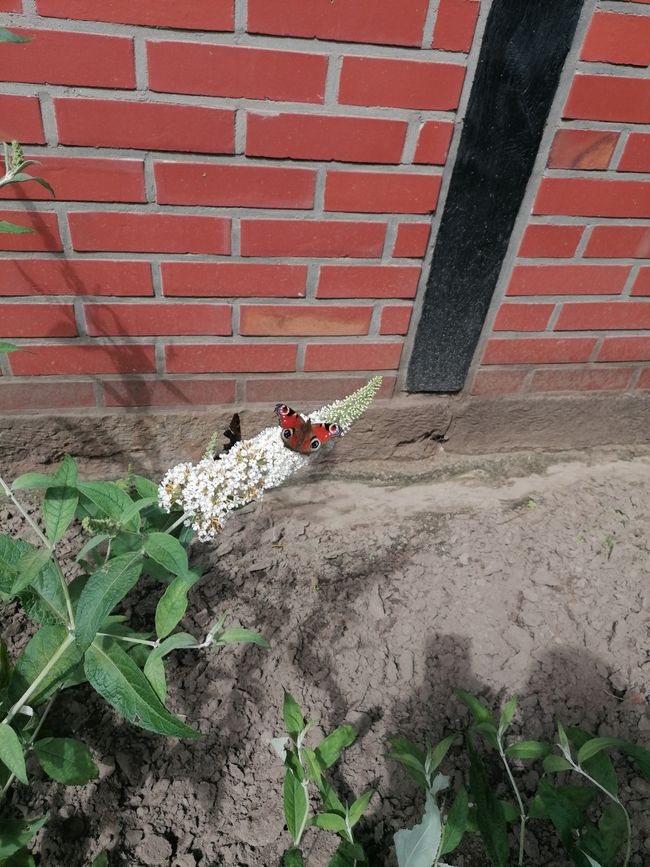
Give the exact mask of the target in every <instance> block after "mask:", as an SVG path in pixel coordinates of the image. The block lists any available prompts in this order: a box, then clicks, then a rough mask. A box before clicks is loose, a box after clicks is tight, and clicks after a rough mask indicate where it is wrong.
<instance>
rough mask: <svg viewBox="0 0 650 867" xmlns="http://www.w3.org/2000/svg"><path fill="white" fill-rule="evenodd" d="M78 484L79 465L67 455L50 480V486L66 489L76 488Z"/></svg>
mask: <svg viewBox="0 0 650 867" xmlns="http://www.w3.org/2000/svg"><path fill="white" fill-rule="evenodd" d="M76 484H77V464H76V463H75V460H74V458H73V457H71V456H70V455H65V457H64V458H63V460H62V461H61V463H60V464H59V466H58V467H57V470H56V472H55V473H54V475H53V476H52V478H51V479H50V485H52V486H53V487H58V486H62V487H65V488H74V487H75V486H76Z"/></svg>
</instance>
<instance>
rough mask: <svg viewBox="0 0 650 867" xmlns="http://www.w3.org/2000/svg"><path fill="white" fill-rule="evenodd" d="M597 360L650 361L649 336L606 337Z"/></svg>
mask: <svg viewBox="0 0 650 867" xmlns="http://www.w3.org/2000/svg"><path fill="white" fill-rule="evenodd" d="M598 361H650V336H648V337H606V338H605V339H604V340H603V345H602V346H601V348H600V352H599V353H598Z"/></svg>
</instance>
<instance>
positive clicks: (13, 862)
mask: <svg viewBox="0 0 650 867" xmlns="http://www.w3.org/2000/svg"><path fill="white" fill-rule="evenodd" d="M1 863H2V867H36V862H35V861H34V859H33V858H32V856H31V853H30V851H29V849H19V850H18V851H17V852H16V853H15V854H14V855H12V856H11V858H7V859H6V860H4V859H3V861H2V862H1Z"/></svg>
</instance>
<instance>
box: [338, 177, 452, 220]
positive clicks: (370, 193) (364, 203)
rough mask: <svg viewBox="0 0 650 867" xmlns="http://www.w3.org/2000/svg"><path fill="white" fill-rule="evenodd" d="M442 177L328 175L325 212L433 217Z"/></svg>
mask: <svg viewBox="0 0 650 867" xmlns="http://www.w3.org/2000/svg"><path fill="white" fill-rule="evenodd" d="M441 181H442V178H441V176H440V175H414V174H406V173H399V174H398V173H397V172H390V173H389V172H351V171H334V170H330V171H328V172H327V178H326V181H325V210H326V211H343V212H350V213H369V214H429V213H431V212H432V211H435V209H436V205H437V203H438V194H439V192H440V183H441Z"/></svg>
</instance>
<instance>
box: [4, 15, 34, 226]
mask: <svg viewBox="0 0 650 867" xmlns="http://www.w3.org/2000/svg"><path fill="white" fill-rule="evenodd" d="M2 30H3V28H2V27H0V35H1V31H2ZM6 41H7V40H6V39H4V40H3V39H0V42H6ZM33 231H34V230H33V229H30V228H29V226H18V225H17V224H16V223H9V222H8V221H7V220H0V235H27V234H29V233H30V232H33Z"/></svg>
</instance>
